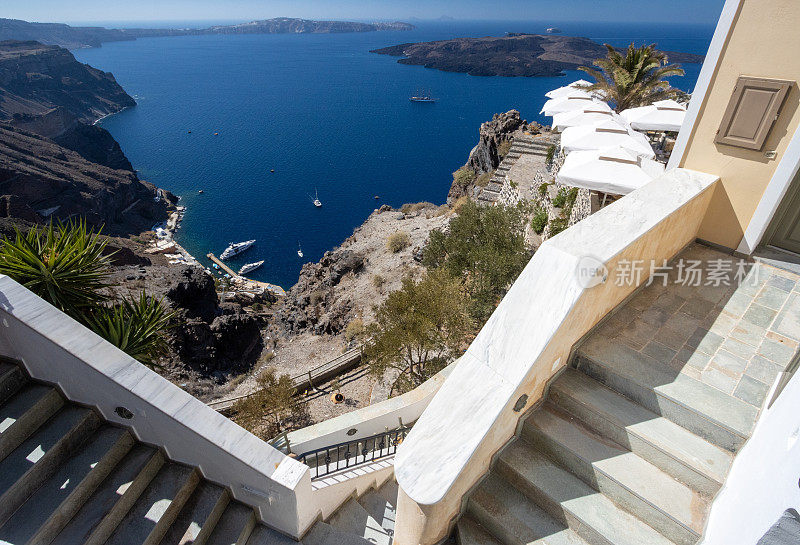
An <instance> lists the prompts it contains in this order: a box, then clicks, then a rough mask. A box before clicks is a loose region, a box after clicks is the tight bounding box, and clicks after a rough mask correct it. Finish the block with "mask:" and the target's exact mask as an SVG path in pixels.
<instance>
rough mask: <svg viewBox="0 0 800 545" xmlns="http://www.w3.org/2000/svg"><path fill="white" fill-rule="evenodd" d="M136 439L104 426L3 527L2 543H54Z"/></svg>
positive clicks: (0, 529)
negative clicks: (55, 538) (52, 541)
mask: <svg viewBox="0 0 800 545" xmlns="http://www.w3.org/2000/svg"><path fill="white" fill-rule="evenodd" d="M133 443H134V439H133V437H132V436H131V434H130V433H128V432H127V431H126V430H123V429H121V428H116V427H112V426H104V427H103V428H101V429H100V430H98V431H97V433H95V434H94V435H92V436H91V437H89V438H88V439H87V440H86V441H85V442H84V444H83V445H81V446H80V447H79V448H78V449H77V451H76V452H75V454H74V455H73V456H72V457H71V458H70V459H69V460H67V461H66V462H65V463H64V464H63V465H61V467H59V468H58V471H56V473H55V474H54V475H53V476H52V477H50V478H49V479H48V480H47V481H45V482H44V483H43V484H42V486H40V487H39V488H38V490H36V492H34V493H33V495H31V497H30V498H28V500H27V501H26V502H25V503H24V504H22V506H21V507H20V508H19V509H17V510H16V511H15V512H14V514H13V515H12V516H11V518H9V519H8V521H7V522H6V523H5V524H4V525H3V526H2V528H0V541H4V542H8V543H15V544H16V543H19V544H22V543H50V541H51V540H52V539H53V538H54V537H55V536H56V535H58V533H59V532H60V531H61V530H62V529H63V528H64V526H65V525H66V524H67V523H68V522H69V521H70V519H71V518H72V517H73V516H74V515H75V514H76V513H77V512H78V511H79V510H80V508H81V507H82V506H83V504H84V503H85V502H86V500H87V499H88V498H89V497H90V496H91V495H92V493H94V491H95V490H96V489H97V487H98V486H99V485H100V483H101V482H102V481H103V480H104V479H105V478H106V477H107V476H108V474H109V473H110V472H111V471H112V470H113V469H114V467H115V466H116V465H117V464H118V463H119V461H120V460H121V459H122V458H123V457H124V456H125V454H127V453H128V451H130V449H131V447H132V446H133Z"/></svg>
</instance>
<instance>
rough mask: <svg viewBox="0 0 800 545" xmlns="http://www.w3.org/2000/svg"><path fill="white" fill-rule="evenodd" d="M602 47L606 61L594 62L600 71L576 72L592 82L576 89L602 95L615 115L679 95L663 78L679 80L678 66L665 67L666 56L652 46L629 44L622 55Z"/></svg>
mask: <svg viewBox="0 0 800 545" xmlns="http://www.w3.org/2000/svg"><path fill="white" fill-rule="evenodd" d="M605 46H606V48H607V49H608V54H607V56H606V58H604V59H598V60H596V61H594V65H595V66H597V67H598V68H599V69H600V70H597V69H594V68H589V67H586V66H581V67H579V68H578V69H579V70H583V71H584V72H586V73H587V74H589V75H590V76H592V77H593V78H594V79H595V83H594V84H592V85H585V86H581V87H580V88H581V89H584V90H587V91H594V92H597V93H598V94H600V95H602V96H603V97H604V98H605V100H606V101H608V102H609V103H611V104H613V106H614V109H615V110H616V111H617V112H621V111H623V110H627V109H628V108H634V107H636V106H646V105H648V104H652V103H653V102H656V101H657V100H665V99H668V98H675V97H676V96H678V95H680V94H681V93H680V91H678V90H677V89H674V88H673V87H672V86H670V84H669V82H668V81H666V79H665V78H668V77H670V76H682V75H683V73H684V72H683V69H682V68H681V67H680V65H679V64H668V61H667V55H666V53H664V52H663V51H658V50H657V49H656V47H655V44H650V45H643V46H642V47H638V48H637V47H636V46H634V44H633V43H631V44H630V45H629V46H628V48H627V50H625V52H624V55H623V54H622V53H620V52H619V51H617V50H616V49H615V48H613V47H612V46H610V45H608V44H605Z"/></svg>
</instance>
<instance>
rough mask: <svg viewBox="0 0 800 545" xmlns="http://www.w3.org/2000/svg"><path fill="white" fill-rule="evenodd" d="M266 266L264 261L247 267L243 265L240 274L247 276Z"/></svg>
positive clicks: (249, 264)
mask: <svg viewBox="0 0 800 545" xmlns="http://www.w3.org/2000/svg"><path fill="white" fill-rule="evenodd" d="M263 264H264V260H263V259H262V260H261V261H256V262H255V263H248V264H247V265H243V266H242V268H241V269H239V274H247V273H249V272H251V271H254V270H256V269H257V268H259V267H260V266H261V265H263Z"/></svg>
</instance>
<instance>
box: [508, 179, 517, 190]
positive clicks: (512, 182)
mask: <svg viewBox="0 0 800 545" xmlns="http://www.w3.org/2000/svg"><path fill="white" fill-rule="evenodd" d="M508 185H510V186H511V189H516V188H517V182H515V181H514V180H512V179H511V178H509V179H508Z"/></svg>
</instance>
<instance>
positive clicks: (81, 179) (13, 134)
mask: <svg viewBox="0 0 800 545" xmlns="http://www.w3.org/2000/svg"><path fill="white" fill-rule="evenodd" d="M154 197H155V187H154V186H153V185H152V184H149V183H147V182H144V181H141V180H139V179H138V178H137V177H136V174H134V173H133V172H130V171H126V170H115V169H113V168H109V167H107V166H104V165H101V164H98V163H93V162H90V161H87V160H86V159H85V158H84V157H82V156H81V155H80V154H79V153H77V152H75V151H72V150H70V149H67V148H65V147H63V146H60V145H58V144H57V143H55V142H54V141H53V140H50V139H48V138H45V137H42V136H40V135H37V134H34V133H31V132H27V131H25V130H23V129H20V128H17V127H14V126H12V125H10V124H8V123H0V198H1V199H2V200H3V202H4V203H6V204H5V205H4V206H0V216H2V217H20V218H23V219H27V220H29V221H45V220H47V219H48V218H50V217H53V218H62V219H65V218H69V217H76V216H77V217H84V218H86V220H87V222H88V223H89V224H90V225H92V226H95V227H99V226H101V225H102V226H104V232H106V233H110V234H118V235H125V234H135V233H140V232H142V231H146V230H149V229H150V228H151V227H152V225H153V224H154V223H156V222H158V221H161V220H163V219H165V218H166V216H167V209H168V208H169V206H170V203H169V202H167V201H166V200H165V199H162V200H160V201H159V202H155V200H154Z"/></svg>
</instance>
